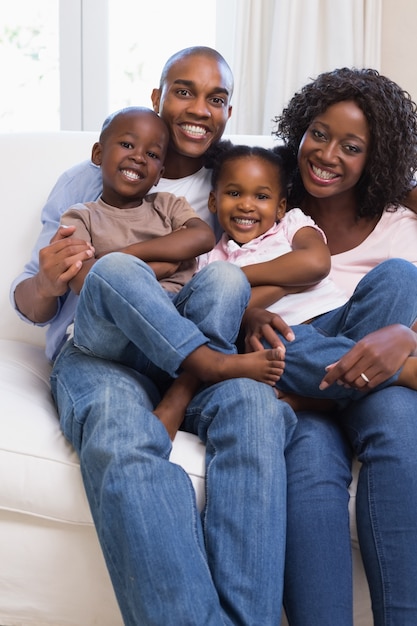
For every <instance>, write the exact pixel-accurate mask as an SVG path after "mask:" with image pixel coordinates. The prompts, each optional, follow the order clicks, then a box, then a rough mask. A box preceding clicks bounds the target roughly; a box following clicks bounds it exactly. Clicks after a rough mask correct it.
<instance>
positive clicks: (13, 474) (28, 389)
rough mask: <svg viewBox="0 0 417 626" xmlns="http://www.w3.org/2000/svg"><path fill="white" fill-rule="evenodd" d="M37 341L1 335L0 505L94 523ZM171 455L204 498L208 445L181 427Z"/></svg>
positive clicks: (57, 517)
mask: <svg viewBox="0 0 417 626" xmlns="http://www.w3.org/2000/svg"><path fill="white" fill-rule="evenodd" d="M49 373H50V366H49V364H48V362H47V360H46V358H45V355H44V351H43V349H42V348H41V347H39V346H34V345H30V344H27V343H23V342H17V341H9V340H7V339H1V340H0V397H1V406H2V416H1V417H2V419H1V420H0V475H1V476H3V479H2V480H1V481H0V509H3V510H8V511H14V512H19V513H23V514H27V515H35V516H39V517H43V518H47V519H54V520H57V521H61V522H66V523H78V524H92V519H91V514H90V509H89V505H88V502H87V498H86V495H85V491H84V488H83V484H82V479H81V472H80V466H79V462H78V456H77V454H76V453H75V451H74V449H73V448H72V446H71V445H70V444H69V443H68V442H67V441H66V440H65V439H64V437H63V436H62V433H61V430H60V427H59V421H58V417H57V413H56V410H55V406H54V403H53V400H52V397H51V393H50V387H49ZM171 459H172V460H173V462H177V463H179V464H181V465H182V466H185V469H186V470H187V472H188V473H189V474H190V478H191V480H192V482H193V485H194V487H195V488H196V490H197V496H198V500H199V505H200V506H202V504H203V500H204V490H203V484H204V483H203V476H204V447H203V445H202V444H201V443H200V442H199V441H198V439H197V438H196V437H194V436H193V435H189V434H187V433H178V436H177V438H176V440H175V445H174V450H173V453H172V457H171Z"/></svg>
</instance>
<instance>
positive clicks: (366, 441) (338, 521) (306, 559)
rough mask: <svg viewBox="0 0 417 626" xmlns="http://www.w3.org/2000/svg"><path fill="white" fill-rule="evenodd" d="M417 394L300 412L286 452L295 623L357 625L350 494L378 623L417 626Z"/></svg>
mask: <svg viewBox="0 0 417 626" xmlns="http://www.w3.org/2000/svg"><path fill="white" fill-rule="evenodd" d="M416 407H417V392H416V391H413V390H410V389H405V388H404V387H389V388H386V389H383V390H381V391H377V392H375V393H372V394H369V395H368V396H366V397H365V398H364V399H362V400H360V401H358V402H353V403H351V404H350V405H349V407H348V408H347V409H345V410H344V411H343V412H342V413H339V414H338V415H333V416H332V415H329V414H326V415H320V414H317V413H316V414H315V413H301V412H300V413H299V414H298V423H297V427H296V430H295V434H294V436H293V438H292V441H291V444H290V446H289V448H288V450H287V453H286V459H287V472H288V508H287V516H288V533H287V555H286V575H285V594H284V597H285V607H286V610H287V612H288V615H289V622H290V624H291V626H305V624H308V625H309V626H334V625H335V624H337V626H352V622H353V617H352V580H351V547H350V539H349V518H348V500H349V498H348V492H347V488H348V485H349V483H350V479H351V472H350V468H351V459H352V454H353V453H355V454H356V455H357V456H358V458H359V460H360V461H361V463H362V467H361V470H360V475H359V483H358V490H357V497H356V521H357V527H358V536H359V543H360V548H361V553H362V558H363V562H364V566H365V571H366V574H367V578H368V583H369V587H370V592H371V598H372V608H373V615H374V624H375V626H415V624H417V564H416V555H417V523H416V520H417V454H416V450H417V419H416V417H417V415H416Z"/></svg>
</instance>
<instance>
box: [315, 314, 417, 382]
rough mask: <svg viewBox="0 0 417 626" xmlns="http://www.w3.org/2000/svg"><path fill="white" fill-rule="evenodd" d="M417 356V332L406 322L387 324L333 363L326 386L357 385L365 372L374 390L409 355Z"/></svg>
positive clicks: (326, 377)
mask: <svg viewBox="0 0 417 626" xmlns="http://www.w3.org/2000/svg"><path fill="white" fill-rule="evenodd" d="M416 355H417V334H416V333H415V332H414V331H413V330H412V329H410V328H407V327H406V326H403V325H402V324H393V325H391V326H386V327H385V328H381V329H379V330H377V331H375V332H373V333H370V334H369V335H367V336H366V337H364V338H363V339H361V340H360V341H358V343H357V344H356V345H355V346H354V347H353V348H352V349H351V350H349V352H347V353H346V354H345V355H344V356H343V357H342V358H341V359H340V361H338V362H337V363H336V364H331V365H330V366H329V370H328V372H327V374H326V375H325V376H324V378H323V381H322V385H324V387H328V386H329V385H332V384H333V383H335V382H337V381H339V382H340V383H342V384H345V385H348V386H353V384H354V382H355V381H356V380H357V379H358V378H360V376H361V374H362V373H363V372H366V376H367V377H368V379H369V381H370V382H369V383H367V387H368V388H370V389H373V388H374V387H376V386H377V385H379V384H381V383H383V382H385V381H386V380H388V378H390V377H391V376H393V374H395V372H397V371H398V370H399V369H400V368H401V367H402V366H403V365H404V363H405V361H406V360H407V359H408V357H409V356H416Z"/></svg>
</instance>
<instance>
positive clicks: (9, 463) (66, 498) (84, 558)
mask: <svg viewBox="0 0 417 626" xmlns="http://www.w3.org/2000/svg"><path fill="white" fill-rule="evenodd" d="M96 139H97V136H96V134H95V133H87V132H56V133H13V134H0V163H1V165H0V170H1V172H2V183H1V195H2V203H3V210H2V215H3V219H2V228H1V246H0V250H1V259H2V260H1V273H0V280H1V293H0V298H1V304H0V306H1V316H0V477H1V478H0V624H1V626H61V625H62V626H64V625H65V626H93V625H97V626H119V625H120V626H121V625H122V619H121V616H120V613H119V610H118V607H117V603H116V600H115V597H114V594H113V591H112V587H111V584H110V580H109V577H108V574H107V571H106V567H105V564H104V560H103V557H102V554H101V551H100V547H99V543H98V540H97V536H96V533H95V529H94V526H93V523H92V519H91V514H90V510H89V506H88V503H87V500H86V496H85V493H84V488H83V484H82V480H81V475H80V469H79V464H78V458H77V455H76V454H75V452H74V450H73V449H72V448H71V446H70V445H69V444H68V443H67V442H66V440H65V439H64V437H63V435H62V434H61V431H60V428H59V423H58V418H57V415H56V411H55V408H54V405H53V403H52V400H51V396H50V390H49V371H50V366H49V364H48V362H47V361H46V358H45V356H44V352H43V340H44V339H43V338H44V335H43V331H42V330H41V329H39V328H37V327H35V326H32V325H29V324H25V323H24V322H22V321H21V320H19V318H18V317H17V315H16V314H15V312H14V311H13V309H12V307H11V306H10V303H9V299H8V298H9V286H10V283H11V282H12V280H13V278H14V277H15V276H16V275H17V274H19V273H20V271H21V270H22V268H23V265H24V263H25V262H26V260H27V259H28V257H29V252H30V250H31V248H32V245H33V243H34V241H35V239H36V237H37V234H38V232H39V229H40V220H39V217H40V211H41V208H42V206H43V204H44V201H45V200H46V197H47V194H48V192H49V191H50V189H51V188H52V185H53V184H54V182H55V181H56V179H57V177H58V175H59V174H60V173H62V172H63V171H64V170H65V169H66V168H67V167H69V166H71V165H73V164H74V163H77V162H78V161H81V160H83V159H85V158H88V157H89V155H90V151H91V146H92V144H93V142H94V141H96ZM233 140H235V141H239V140H242V141H243V142H251V143H256V144H258V143H260V142H262V143H263V144H264V145H265V144H269V143H271V139H270V138H269V137H263V138H257V137H250V138H248V137H241V138H236V137H233ZM172 459H173V460H174V461H175V462H177V463H179V464H181V465H182V466H183V467H184V468H185V469H186V471H187V472H188V473H189V474H190V476H191V478H192V481H193V484H194V486H195V489H196V494H197V499H198V502H199V504H200V505H201V503H202V502H203V499H204V478H203V476H204V451H203V446H202V444H201V443H200V442H199V441H198V440H197V438H196V437H194V436H191V435H187V434H185V433H181V432H180V433H179V434H178V436H177V437H176V439H175V443H174V448H173V453H172ZM351 493H352V497H351V510H352V511H353V509H354V493H355V487H354V485H352V487H351ZM352 548H353V558H354V580H355V626H369V625H370V624H371V623H372V618H371V613H370V602H369V595H368V591H367V584H366V579H365V576H364V573H363V568H362V563H361V559H360V555H359V550H358V545H357V539H356V530H355V524H354V523H352ZM168 610H169V607H167V611H168ZM179 626H180V625H179ZM196 626H198V625H196ZM335 626H336V625H335Z"/></svg>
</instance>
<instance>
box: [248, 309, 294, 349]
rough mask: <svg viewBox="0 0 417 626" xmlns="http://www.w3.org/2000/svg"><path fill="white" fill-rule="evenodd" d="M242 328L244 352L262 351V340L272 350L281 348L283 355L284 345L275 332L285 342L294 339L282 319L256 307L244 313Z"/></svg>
mask: <svg viewBox="0 0 417 626" xmlns="http://www.w3.org/2000/svg"><path fill="white" fill-rule="evenodd" d="M242 327H243V329H244V331H245V332H244V334H245V351H246V352H257V351H258V350H264V349H265V348H264V345H263V343H262V340H265V341H267V342H268V343H269V345H270V346H271V347H272V348H281V349H282V350H283V351H284V353H285V347H284V344H283V343H282V341H281V339H280V338H279V336H278V335H277V331H278V333H280V334H281V335H282V336H283V337H285V339H287V341H292V340H293V339H294V333H293V331H292V330H291V328H290V327H289V326H288V324H286V322H284V320H283V319H282V317H280V316H279V315H276V314H275V313H270V312H269V311H266V310H265V309H261V308H258V307H253V308H250V309H248V310H247V311H246V312H245V315H244V316H243V320H242Z"/></svg>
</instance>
